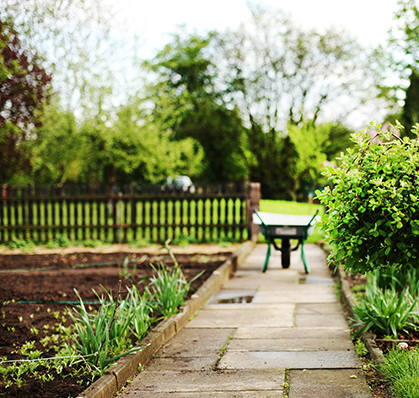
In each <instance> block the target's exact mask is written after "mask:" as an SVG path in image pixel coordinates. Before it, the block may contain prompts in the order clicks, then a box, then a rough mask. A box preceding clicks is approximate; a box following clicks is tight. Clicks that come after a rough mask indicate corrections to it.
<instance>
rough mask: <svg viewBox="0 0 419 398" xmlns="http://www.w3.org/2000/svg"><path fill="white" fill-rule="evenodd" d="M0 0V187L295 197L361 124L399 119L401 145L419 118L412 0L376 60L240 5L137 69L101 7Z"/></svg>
mask: <svg viewBox="0 0 419 398" xmlns="http://www.w3.org/2000/svg"><path fill="white" fill-rule="evenodd" d="M5 2H6V7H5V9H4V10H0V146H1V151H0V182H1V183H6V184H25V183H29V182H32V183H36V184H63V183H66V182H79V183H121V184H123V183H129V182H137V183H159V182H161V181H163V180H165V179H166V178H167V177H168V176H175V175H182V174H186V175H189V176H191V177H192V178H193V180H194V181H195V182H209V183H219V182H235V181H243V180H251V181H258V182H261V183H262V193H263V197H265V198H284V199H297V198H301V197H306V196H307V195H309V194H310V192H313V190H314V189H315V188H316V187H318V186H321V185H322V184H324V183H325V181H324V180H322V176H321V174H320V172H321V169H322V167H323V165H324V164H325V162H334V161H336V160H335V158H336V156H337V155H339V154H340V152H341V151H343V150H344V149H345V148H346V147H347V146H349V145H350V141H349V139H348V138H349V135H350V133H351V129H352V128H354V127H357V128H358V127H359V123H358V122H357V119H359V118H360V117H361V116H362V115H365V114H368V115H369V116H368V117H369V118H370V119H377V118H378V117H381V118H382V120H383V121H385V120H390V121H392V120H394V119H398V120H400V121H401V122H402V123H403V124H404V125H405V126H406V134H409V131H410V129H411V127H412V126H413V125H414V124H415V123H418V122H419V105H418V104H419V102H418V101H417V97H418V96H419V72H418V69H419V68H418V65H417V64H418V62H419V58H418V55H419V54H418V52H419V36H418V35H419V33H418V32H419V29H417V26H418V24H419V12H418V9H417V6H416V0H401V1H399V12H398V14H397V15H396V19H395V25H394V27H393V28H392V30H391V32H390V35H389V43H388V48H387V49H383V48H377V49H368V48H364V47H362V46H361V45H360V44H359V43H358V42H357V41H356V40H355V39H354V38H352V37H350V36H349V35H348V33H347V32H345V31H340V30H336V29H329V30H326V31H324V32H317V31H315V30H305V29H302V28H300V27H298V26H297V25H295V24H294V23H293V21H292V20H290V19H289V18H288V17H287V16H286V15H284V13H282V12H281V11H280V10H276V9H269V8H264V7H261V6H258V5H250V6H249V7H250V10H251V15H252V16H251V20H250V21H248V22H247V23H246V24H243V25H241V26H240V27H239V28H237V29H236V30H227V31H223V32H209V33H208V34H206V35H198V34H196V33H193V32H188V31H187V30H186V29H185V28H183V29H180V30H179V31H178V32H176V33H174V34H173V35H172V39H171V41H170V42H169V43H168V44H167V45H166V46H164V48H162V49H161V50H160V51H159V52H158V53H157V54H156V55H155V56H154V57H153V58H151V59H147V60H143V59H140V57H139V54H138V52H139V50H138V49H139V48H140V46H139V45H138V41H136V40H134V42H129V41H128V40H127V39H126V36H124V35H121V37H117V36H116V35H115V34H112V32H114V29H115V27H116V26H119V25H118V24H120V22H119V21H118V20H117V18H115V15H116V14H115V12H114V11H112V8H111V6H110V5H107V6H106V7H104V6H103V2H100V1H99V0H89V1H84V0H67V1H62V2H56V1H54V0H37V1H30V2H29V1H28V2H21V1H18V0H5ZM101 3H102V6H101ZM80 10H82V12H81V11H80ZM389 50H391V51H389ZM389 54H391V57H390V55H389ZM395 77H396V79H395ZM395 81H396V84H394V82H395ZM390 83H391V84H390ZM383 109H384V110H385V111H386V113H381V114H380V113H379V112H380V110H383Z"/></svg>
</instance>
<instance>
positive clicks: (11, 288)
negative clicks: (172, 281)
mask: <svg viewBox="0 0 419 398" xmlns="http://www.w3.org/2000/svg"><path fill="white" fill-rule="evenodd" d="M230 255H231V253H229V252H220V253H211V254H199V253H191V254H181V255H176V260H177V261H178V263H179V265H180V267H181V269H182V271H183V274H184V275H185V278H186V280H187V281H191V280H192V279H193V278H194V277H196V276H197V275H199V274H200V273H201V272H203V274H202V275H201V276H199V277H198V278H197V279H195V280H194V281H193V282H192V288H193V289H191V290H190V292H189V295H191V294H193V292H194V291H195V290H196V289H197V288H198V287H199V286H200V285H201V284H202V283H203V282H204V281H205V280H206V279H207V278H209V276H211V274H212V272H213V271H214V270H215V269H217V268H218V267H219V266H220V265H221V264H222V263H223V262H224V261H225V260H226V259H227V258H228V257H229V256H230ZM150 264H154V265H155V266H156V267H157V266H159V265H160V264H162V265H164V267H169V268H171V267H173V260H172V258H171V257H170V256H169V254H166V253H162V254H159V255H155V254H149V253H146V252H144V253H135V254H134V253H69V254H44V255H38V254H36V255H26V254H14V255H2V256H1V257H0V275H1V280H2V283H1V284H0V309H1V313H0V319H1V322H0V358H1V359H0V361H3V363H1V364H0V396H8V397H12V396H30V397H33V398H36V397H44V398H49V397H75V396H77V395H78V394H79V393H81V392H82V391H83V390H84V389H86V387H87V386H88V385H89V384H90V383H92V382H93V381H94V379H95V378H98V377H99V376H100V375H99V374H97V372H92V369H91V367H90V366H89V364H88V363H81V364H80V363H79V364H77V366H76V365H75V364H74V358H72V359H68V358H67V359H65V358H63V359H60V358H58V359H56V360H54V361H43V360H42V361H33V359H39V358H45V357H54V356H57V357H58V356H60V357H61V356H65V354H66V352H65V349H63V343H64V342H68V343H72V339H73V336H74V335H75V331H74V327H72V325H73V322H72V320H71V318H70V316H69V315H70V308H71V307H76V306H77V305H78V303H79V298H78V297H77V294H76V292H75V290H74V289H76V290H77V292H78V294H79V295H80V297H81V298H82V300H83V301H84V302H85V305H86V308H87V309H88V310H89V311H92V313H93V312H94V310H95V308H98V305H97V304H95V303H97V302H98V297H97V295H96V294H95V292H94V291H93V289H94V290H95V291H96V292H97V293H98V294H99V295H103V296H104V297H107V293H106V291H105V290H104V289H106V290H107V291H108V292H109V293H111V292H112V293H111V294H112V295H113V296H114V297H115V296H116V292H117V291H118V283H119V281H121V295H120V298H121V300H122V299H123V298H124V297H125V296H126V293H127V290H126V288H127V287H128V288H129V287H131V286H132V284H135V285H136V286H137V288H138V290H139V292H140V293H143V292H144V290H145V287H146V286H147V283H148V279H149V278H150V277H152V276H154V275H155V270H154V269H153V268H152V267H151V265H150ZM103 288H104V289H103ZM153 316H154V318H155V320H156V321H158V319H159V318H160V315H159V314H153ZM160 319H161V318H160ZM154 325H155V323H154V324H153V325H152V326H154ZM129 337H130V338H131V340H132V344H133V345H135V344H136V343H137V341H135V337H134V336H129ZM122 348H123V349H124V347H122ZM126 349H128V347H126ZM18 359H19V360H22V359H24V360H28V361H27V362H4V361H6V360H7V361H10V360H18ZM22 364H23V366H22ZM8 367H15V368H16V369H15V371H13V372H10V370H9V372H6V370H5V369H7V368H8ZM18 368H19V369H21V370H19V369H18ZM92 375H93V376H92Z"/></svg>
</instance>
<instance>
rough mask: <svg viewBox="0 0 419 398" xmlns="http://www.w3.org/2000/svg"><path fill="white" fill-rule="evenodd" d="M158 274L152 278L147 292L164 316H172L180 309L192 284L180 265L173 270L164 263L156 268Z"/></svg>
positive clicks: (157, 309) (154, 307) (155, 307)
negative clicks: (187, 279) (165, 266)
mask: <svg viewBox="0 0 419 398" xmlns="http://www.w3.org/2000/svg"><path fill="white" fill-rule="evenodd" d="M151 267H152V268H153V269H154V271H155V272H156V276H153V277H152V278H151V279H150V284H149V285H148V286H147V288H146V292H147V294H148V296H149V297H150V300H151V301H153V304H152V306H153V309H154V310H155V311H157V312H158V313H160V314H161V315H162V316H163V317H170V316H172V315H174V314H176V313H177V312H178V311H179V307H180V306H181V305H182V304H183V302H184V301H185V298H186V295H187V294H188V291H189V288H190V284H189V283H188V282H187V281H186V279H185V276H184V275H183V272H182V270H181V268H180V267H174V269H173V270H169V269H166V268H164V266H163V265H160V267H158V268H156V267H154V266H153V265H151Z"/></svg>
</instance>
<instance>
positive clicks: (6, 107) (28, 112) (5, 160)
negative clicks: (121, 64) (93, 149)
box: [0, 15, 51, 183]
mask: <svg viewBox="0 0 419 398" xmlns="http://www.w3.org/2000/svg"><path fill="white" fill-rule="evenodd" d="M19 37H20V34H19V33H18V32H17V31H16V30H15V29H14V26H13V23H12V21H11V19H7V20H3V17H2V16H1V15H0V93H1V98H0V146H1V148H2V150H1V151H0V181H1V182H2V183H11V182H12V183H13V182H16V180H17V179H18V178H17V177H18V176H19V175H20V174H22V172H23V171H24V172H27V171H28V167H29V156H28V153H27V151H26V143H27V141H28V138H29V136H30V133H31V132H32V131H33V128H34V126H36V125H39V123H40V115H41V112H42V109H43V105H44V101H45V100H46V99H47V98H48V96H49V91H50V87H51V86H50V83H51V76H50V75H48V74H47V73H46V71H45V70H44V69H43V68H42V66H41V60H40V59H39V57H38V56H37V55H36V54H35V52H34V53H32V54H31V53H30V51H28V49H27V48H23V47H22V45H21V42H20V40H19ZM34 54H35V55H34Z"/></svg>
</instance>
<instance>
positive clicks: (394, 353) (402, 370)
mask: <svg viewBox="0 0 419 398" xmlns="http://www.w3.org/2000/svg"><path fill="white" fill-rule="evenodd" d="M380 370H381V372H382V373H383V374H384V375H385V376H386V377H387V378H388V379H389V380H390V381H391V383H392V385H393V390H394V392H395V393H396V395H397V397H399V398H417V397H419V377H418V375H419V351H418V350H417V349H415V350H407V351H405V350H403V351H401V350H391V351H389V352H388V354H387V355H386V356H385V360H384V363H383V365H381V367H380Z"/></svg>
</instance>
